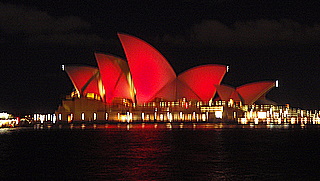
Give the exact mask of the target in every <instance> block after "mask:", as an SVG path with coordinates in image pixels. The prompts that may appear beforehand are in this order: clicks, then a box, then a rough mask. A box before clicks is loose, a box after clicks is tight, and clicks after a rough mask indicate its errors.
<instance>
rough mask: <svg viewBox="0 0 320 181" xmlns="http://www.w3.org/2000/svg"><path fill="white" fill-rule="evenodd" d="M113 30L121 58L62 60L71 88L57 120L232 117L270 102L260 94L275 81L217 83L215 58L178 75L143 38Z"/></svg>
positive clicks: (219, 73) (219, 72) (222, 70)
mask: <svg viewBox="0 0 320 181" xmlns="http://www.w3.org/2000/svg"><path fill="white" fill-rule="evenodd" d="M118 36H119V38H120V41H121V43H122V46H123V49H124V51H125V54H126V59H122V58H119V57H116V56H113V55H110V54H103V53H95V57H96V60H97V63H98V67H97V68H96V67H90V66H74V65H72V66H70V65H67V66H64V70H65V71H66V73H67V74H68V76H69V77H70V79H71V81H72V83H73V85H74V88H75V91H74V92H72V93H71V95H69V96H67V97H66V98H65V99H64V100H62V104H61V105H60V106H59V108H58V110H57V111H56V119H57V121H62V122H79V121H80V122H81V121H93V122H94V121H96V122H98V121H102V122H104V121H115V122H134V121H139V122H140V121H142V122H177V121H179V122H180V121H182V122H190V121H192V122H200V121H220V120H237V119H238V118H244V117H245V116H246V115H247V112H248V110H249V108H252V105H256V104H259V105H260V104H261V105H263V104H267V105H269V107H268V109H270V108H271V107H272V106H275V103H274V102H272V101H269V100H267V99H266V97H265V95H266V94H267V92H268V91H269V90H271V89H272V88H273V87H274V86H275V81H261V82H254V83H250V84H246V85H243V86H240V87H237V88H234V87H231V86H227V85H221V84H220V83H221V81H222V79H223V77H224V75H225V74H226V72H227V69H228V67H227V66H226V65H217V64H207V65H202V66H197V67H194V68H191V69H189V70H186V71H185V72H183V73H181V74H179V75H177V74H176V73H175V72H174V70H173V68H172V67H171V65H170V64H169V63H168V61H167V60H166V59H165V58H164V56H163V55H162V54H161V53H159V52H158V51H157V50H156V49H155V48H154V47H152V46H151V45H149V44H148V43H146V42H144V41H143V40H141V39H138V38H136V37H133V36H130V35H126V34H118ZM268 114H269V113H268ZM266 116H267V115H266Z"/></svg>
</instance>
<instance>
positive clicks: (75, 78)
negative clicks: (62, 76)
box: [65, 66, 101, 96]
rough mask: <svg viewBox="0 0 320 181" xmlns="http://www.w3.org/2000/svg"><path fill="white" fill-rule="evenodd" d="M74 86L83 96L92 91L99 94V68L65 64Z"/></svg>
mask: <svg viewBox="0 0 320 181" xmlns="http://www.w3.org/2000/svg"><path fill="white" fill-rule="evenodd" d="M65 70H66V72H67V74H68V76H69V77H70V79H71V81H72V83H73V85H74V87H75V88H76V90H77V91H78V92H79V93H80V95H83V96H85V95H86V94H87V93H94V94H97V95H100V96H101V91H100V90H101V85H100V84H99V80H100V75H99V70H98V69H97V68H95V67H91V66H65Z"/></svg>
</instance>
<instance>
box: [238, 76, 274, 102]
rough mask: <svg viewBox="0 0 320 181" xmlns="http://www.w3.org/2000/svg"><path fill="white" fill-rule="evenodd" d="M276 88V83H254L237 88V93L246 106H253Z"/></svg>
mask: <svg viewBox="0 0 320 181" xmlns="http://www.w3.org/2000/svg"><path fill="white" fill-rule="evenodd" d="M274 86H275V82H274V81H261V82H253V83H249V84H245V85H242V86H240V87H237V89H236V91H237V92H238V93H239V94H240V95H241V97H242V98H243V101H244V104H253V103H254V102H255V101H256V100H258V99H259V98H260V97H262V96H264V95H265V94H266V93H267V92H268V91H270V89H271V88H273V87H274Z"/></svg>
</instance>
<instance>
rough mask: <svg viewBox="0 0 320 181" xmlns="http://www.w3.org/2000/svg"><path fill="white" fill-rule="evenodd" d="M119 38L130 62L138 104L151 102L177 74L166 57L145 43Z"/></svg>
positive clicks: (127, 37) (120, 36)
mask: <svg viewBox="0 0 320 181" xmlns="http://www.w3.org/2000/svg"><path fill="white" fill-rule="evenodd" d="M118 36H119V38H120V41H121V43H122V46H123V49H124V51H125V54H126V57H127V60H128V64H129V67H130V72H131V74H132V78H133V82H134V86H135V89H136V99H137V102H138V103H144V102H149V101H151V100H152V99H153V98H154V97H155V96H156V93H157V92H159V91H160V90H161V89H162V88H163V87H165V86H166V85H167V84H168V83H170V82H172V81H174V80H175V79H176V74H175V72H174V70H173V69H172V67H171V65H170V64H169V63H168V61H167V60H166V59H165V58H164V56H163V55H162V54H161V53H159V52H158V51H157V50H156V49H155V48H154V47H152V46H151V45H149V44H148V43H146V42H145V41H143V40H141V39H139V38H136V37H133V36H130V35H126V34H121V33H118Z"/></svg>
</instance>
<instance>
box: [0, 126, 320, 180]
mask: <svg viewBox="0 0 320 181" xmlns="http://www.w3.org/2000/svg"><path fill="white" fill-rule="evenodd" d="M319 138H320V129H319V128H317V127H313V126H311V127H304V128H301V127H299V126H297V127H295V126H278V127H274V128H270V127H252V126H245V127H239V126H233V127H232V126H231V127H230V126H221V125H220V126H217V125H215V126H212V125H207V126H205V125H200V126H198V125H192V126H190V127H188V126H187V127H186V128H185V127H181V125H179V126H176V127H173V128H172V127H170V128H168V127H167V126H162V127H161V126H159V127H157V126H156V127H155V126H154V125H152V124H150V125H141V124H140V125H135V126H133V127H127V126H123V125H121V126H113V127H112V126H102V127H101V125H100V127H99V126H98V127H96V126H94V127H93V126H91V127H90V126H82V127H81V126H78V127H77V126H74V127H70V126H64V127H60V128H59V127H51V128H47V127H45V128H42V127H41V128H40V127H34V128H11V129H8V128H0V166H1V168H0V180H317V179H319V178H320V139H319Z"/></svg>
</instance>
